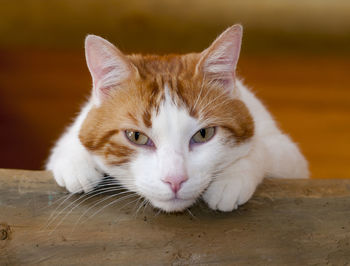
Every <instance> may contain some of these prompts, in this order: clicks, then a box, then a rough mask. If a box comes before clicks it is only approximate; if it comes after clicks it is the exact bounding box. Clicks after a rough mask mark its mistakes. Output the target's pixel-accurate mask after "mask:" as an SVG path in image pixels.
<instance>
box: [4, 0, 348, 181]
mask: <svg viewBox="0 0 350 266" xmlns="http://www.w3.org/2000/svg"><path fill="white" fill-rule="evenodd" d="M0 6H1V8H0V167H1V168H24V169H41V168H42V167H43V165H44V162H45V158H46V157H47V155H48V152H49V149H50V147H51V146H52V144H53V143H54V141H55V140H56V139H57V138H58V137H59V135H60V134H61V133H62V131H63V130H64V128H65V126H67V125H68V124H69V123H70V122H71V121H72V119H73V117H74V115H75V114H76V112H78V111H79V108H80V106H81V104H82V103H83V102H84V100H85V99H86V96H87V95H89V92H90V89H91V80H90V76H89V73H88V70H87V68H86V65H85V59H84V51H83V41H84V37H85V36H86V34H88V33H93V34H97V35H101V36H102V37H105V38H107V39H108V40H110V41H112V42H113V43H115V44H116V45H117V46H118V47H119V48H120V49H121V50H122V51H124V52H143V53H167V52H176V53H185V52H192V51H201V50H203V49H204V48H206V47H207V46H208V45H209V44H210V43H211V42H212V41H213V40H214V38H215V37H216V36H217V35H218V34H219V33H221V31H223V30H224V29H225V28H226V27H228V26H230V25H232V24H234V23H237V22H238V23H242V24H243V26H244V29H245V31H244V40H243V47H242V54H241V58H240V62H239V68H238V72H239V75H240V76H241V77H243V78H244V80H245V83H246V84H247V85H248V86H249V87H251V88H252V89H253V90H254V92H256V94H257V95H258V97H259V98H260V99H262V100H263V102H264V103H265V104H266V105H267V107H268V108H269V109H270V110H271V112H272V113H273V115H274V116H275V118H276V120H277V121H278V123H279V125H280V126H281V127H282V129H284V130H285V131H286V132H287V133H288V134H290V135H291V136H292V138H293V139H294V140H295V141H296V142H297V143H298V144H299V145H300V147H301V149H302V151H303V152H304V154H305V155H306V157H307V158H308V159H309V161H310V169H311V173H312V176H313V177H315V178H350V163H349V162H350V160H349V159H350V77H349V74H350V71H349V70H350V60H349V59H350V16H349V14H350V2H349V1H345V0H335V1H326V0H310V1H292V0H285V1H277V0H269V1H267V0H262V1H224V0H216V1H209V0H186V1H185V0H163V1H160V0H148V1H136V0H128V1H126V0H119V1H117V0H115V1H112V0H111V1H109V0H96V1H92V0H84V1H83V0H75V1H73V0H71V1H69V0H50V1H47V0H23V1H20V2H18V1H11V0H6V1H5V0H0Z"/></svg>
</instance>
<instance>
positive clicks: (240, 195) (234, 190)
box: [203, 178, 256, 212]
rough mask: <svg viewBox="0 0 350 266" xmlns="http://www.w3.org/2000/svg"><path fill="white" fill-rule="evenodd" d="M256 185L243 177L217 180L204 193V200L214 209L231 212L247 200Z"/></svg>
mask: <svg viewBox="0 0 350 266" xmlns="http://www.w3.org/2000/svg"><path fill="white" fill-rule="evenodd" d="M255 188H256V185H255V184H252V183H251V182H248V183H247V182H244V181H243V180H242V179H241V178H232V179H225V180H217V181H214V182H213V183H211V184H210V186H209V187H208V188H207V190H206V191H205V192H204V194H203V200H204V201H205V202H206V203H207V204H208V205H209V207H210V208H211V209H213V210H219V211H224V212H229V211H232V210H235V209H237V208H238V206H239V205H242V204H244V203H245V202H247V201H248V200H249V199H250V197H251V196H252V195H253V193H254V191H255Z"/></svg>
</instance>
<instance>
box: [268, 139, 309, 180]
mask: <svg viewBox="0 0 350 266" xmlns="http://www.w3.org/2000/svg"><path fill="white" fill-rule="evenodd" d="M263 143H264V144H265V147H266V150H267V151H268V154H269V156H268V163H267V168H266V177H274V178H308V177H309V170H308V163H307V161H306V159H305V158H304V156H303V155H302V154H301V152H300V150H299V148H298V146H297V145H296V144H295V143H294V142H292V140H291V139H290V138H289V137H288V136H287V135H284V134H277V135H271V136H266V137H264V138H263Z"/></svg>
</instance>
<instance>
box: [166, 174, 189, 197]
mask: <svg viewBox="0 0 350 266" xmlns="http://www.w3.org/2000/svg"><path fill="white" fill-rule="evenodd" d="M187 179H188V177H187V176H184V175H179V176H167V177H166V178H164V179H162V180H163V182H164V183H168V184H169V185H170V187H171V190H172V191H173V192H174V193H175V194H176V193H177V192H178V191H179V190H180V188H181V185H182V183H184V182H186V180H187Z"/></svg>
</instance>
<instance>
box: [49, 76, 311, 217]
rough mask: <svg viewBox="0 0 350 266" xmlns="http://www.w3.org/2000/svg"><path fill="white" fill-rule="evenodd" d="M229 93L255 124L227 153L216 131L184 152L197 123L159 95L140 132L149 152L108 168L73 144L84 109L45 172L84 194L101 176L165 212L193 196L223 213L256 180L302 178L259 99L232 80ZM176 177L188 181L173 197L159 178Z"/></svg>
mask: <svg viewBox="0 0 350 266" xmlns="http://www.w3.org/2000/svg"><path fill="white" fill-rule="evenodd" d="M237 89H238V90H239V95H241V100H242V101H243V102H244V103H245V104H246V105H247V107H248V109H249V111H250V112H251V114H252V116H253V118H254V122H255V135H254V137H253V139H252V140H251V141H249V142H248V143H245V144H241V145H237V146H236V148H233V149H228V148H227V147H226V146H225V145H223V144H222V143H221V142H220V134H221V132H220V129H219V130H218V132H217V133H216V135H215V136H214V138H213V139H212V140H210V141H209V142H207V143H205V144H201V145H198V146H196V147H194V148H193V149H189V141H190V138H191V137H192V136H193V134H195V133H196V132H197V131H198V130H199V129H200V128H201V125H200V124H199V123H198V122H197V121H196V120H195V119H194V118H192V117H191V116H189V114H188V113H187V111H186V110H185V109H179V107H177V106H176V105H175V104H174V103H173V102H172V100H171V99H170V98H169V97H166V101H165V102H164V103H163V105H162V106H161V108H160V111H159V114H158V115H157V116H154V117H153V121H152V129H150V130H149V131H148V132H145V133H147V134H148V136H150V137H151V138H152V140H153V141H154V142H155V145H156V146H157V149H156V151H153V150H148V149H144V150H142V151H141V152H140V153H139V154H138V155H137V157H136V158H135V159H134V160H133V162H132V163H131V164H130V165H128V166H123V167H118V166H115V167H109V166H106V165H105V164H104V162H103V159H102V158H99V157H97V156H93V155H92V154H90V153H89V152H88V151H87V150H86V149H85V148H84V147H83V146H82V144H81V143H80V141H79V138H78V132H79V129H80V127H81V124H82V122H83V120H84V119H85V117H86V114H87V113H88V111H89V109H90V108H91V107H92V104H88V105H86V106H85V107H84V108H83V110H82V112H81V114H80V115H79V116H78V118H77V119H76V121H75V123H74V124H73V125H72V126H71V127H70V128H69V129H68V130H67V132H66V133H65V134H64V135H63V136H62V138H61V139H60V140H59V141H58V142H57V144H56V146H55V148H54V149H53V151H52V155H51V157H50V159H49V162H48V164H47V169H49V170H52V171H53V173H54V176H55V179H56V181H57V183H58V184H59V185H61V186H65V187H66V188H67V189H68V190H69V191H72V192H73V191H74V192H77V191H81V190H84V191H89V190H91V189H92V187H93V186H94V185H91V184H95V183H96V182H97V181H99V180H100V179H101V177H102V172H107V173H109V174H111V175H112V176H115V177H116V178H117V179H118V180H119V181H120V182H121V183H122V184H124V185H125V186H126V187H127V188H129V189H130V190H133V191H136V192H137V193H139V194H140V195H142V196H144V197H145V198H147V199H148V200H150V201H151V203H152V204H153V205H154V206H156V207H159V208H161V209H163V210H166V211H179V210H183V209H184V208H186V207H188V206H190V205H192V204H193V203H194V202H195V201H196V200H197V198H198V197H199V196H200V195H201V194H202V195H203V199H204V200H205V201H206V202H207V203H208V205H209V206H210V207H211V208H212V209H218V210H221V211H230V210H233V209H235V208H237V206H239V205H241V204H243V203H245V202H246V201H247V200H248V199H249V198H250V197H251V196H252V194H253V193H254V191H255V189H256V186H257V185H258V184H259V183H260V182H261V180H262V179H263V177H264V176H269V177H279V178H306V177H308V168H307V162H306V160H305V159H304V157H303V156H302V154H301V153H300V151H299V149H298V148H297V146H296V145H295V144H294V143H293V142H292V141H291V140H290V139H289V138H288V137H287V136H286V135H284V134H282V133H281V131H280V130H279V129H278V128H277V126H276V124H275V122H274V120H273V119H272V117H271V115H270V114H269V113H268V111H267V110H266V109H265V107H264V106H263V105H262V104H261V102H260V101H258V100H257V98H256V97H255V96H254V95H253V94H252V93H251V92H250V91H249V90H248V89H247V88H245V87H244V86H243V85H242V84H241V83H240V82H238V83H237ZM169 117H171V119H169ZM216 172H219V174H216ZM180 174H186V175H187V176H188V177H189V179H188V180H187V181H186V182H184V183H183V185H182V187H181V189H180V190H179V192H178V195H177V198H174V194H173V192H172V191H171V189H170V186H169V184H167V183H165V182H163V181H162V179H163V178H164V177H166V176H167V175H180Z"/></svg>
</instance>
